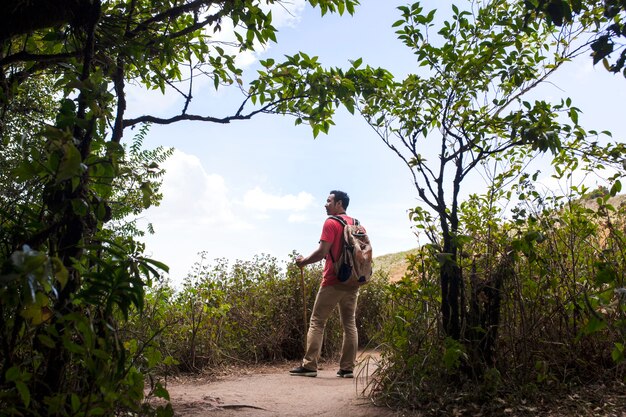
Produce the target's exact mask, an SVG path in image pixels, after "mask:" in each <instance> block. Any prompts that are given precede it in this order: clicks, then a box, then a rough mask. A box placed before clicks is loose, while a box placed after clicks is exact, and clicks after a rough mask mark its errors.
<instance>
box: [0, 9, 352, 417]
mask: <svg viewBox="0 0 626 417" xmlns="http://www.w3.org/2000/svg"><path fill="white" fill-rule="evenodd" d="M9 3H10V4H3V10H4V12H3V14H2V16H1V17H0V28H1V29H0V68H1V69H2V70H1V71H0V121H1V122H2V124H3V126H2V129H0V132H2V135H3V144H4V145H3V146H5V147H4V148H3V150H2V152H3V156H5V155H10V157H11V158H12V159H11V162H10V163H8V164H7V165H6V166H7V167H8V168H9V169H10V172H11V175H10V176H3V177H2V180H3V181H5V183H4V184H3V188H6V189H9V188H11V189H13V188H14V189H17V190H19V189H24V184H28V188H29V189H30V190H34V191H33V192H32V194H31V195H30V196H28V197H27V198H25V197H24V195H23V194H20V193H19V192H17V198H16V200H15V201H13V202H12V203H14V204H13V207H12V209H11V212H10V213H9V212H3V213H2V216H3V221H2V227H3V230H2V233H1V234H0V235H1V236H2V237H3V244H4V245H3V247H2V252H1V253H0V255H1V258H0V283H1V286H0V300H1V302H0V339H1V342H0V349H1V351H2V355H1V356H0V357H1V359H0V404H1V405H2V409H3V410H5V411H6V412H7V413H9V414H22V415H41V414H47V415H76V414H85V415H91V414H108V415H112V414H114V413H115V410H129V411H132V412H140V410H141V400H142V398H143V396H144V395H143V380H144V378H143V373H145V372H147V368H142V366H143V365H142V364H145V363H147V364H148V365H149V364H154V362H155V361H157V362H158V360H159V359H158V358H156V359H155V358H154V357H152V358H146V357H145V355H146V352H147V351H148V349H147V347H148V346H147V344H148V343H149V341H139V342H137V341H135V342H136V343H143V345H141V346H140V347H138V348H137V346H136V345H135V348H133V349H131V350H129V349H128V348H127V346H126V345H123V344H121V342H120V340H119V338H118V336H117V327H118V326H117V324H116V323H117V321H118V320H124V319H125V318H126V317H127V316H128V313H129V311H130V310H131V309H139V310H141V308H142V305H143V298H144V287H145V286H146V285H149V284H150V282H151V280H152V279H154V278H155V277H158V276H159V274H160V271H162V270H166V269H167V267H166V266H165V265H163V264H161V263H159V262H157V261H154V260H150V259H147V258H145V257H144V256H143V254H142V250H143V248H142V246H141V245H140V244H138V243H137V242H135V241H134V240H133V234H134V233H135V232H133V231H132V230H131V232H130V234H128V233H125V232H124V231H117V232H116V231H115V230H113V229H111V228H108V226H107V224H110V222H111V220H112V219H113V220H115V219H119V217H120V216H122V215H123V214H124V213H127V212H129V211H136V210H140V209H141V208H145V207H147V206H149V205H150V204H153V203H154V202H156V201H157V200H158V194H157V190H156V189H155V185H158V175H157V176H156V177H153V178H150V175H151V173H152V174H155V173H158V172H159V168H158V162H159V161H160V160H161V159H162V158H163V157H165V156H167V154H166V151H164V152H165V153H156V154H152V155H145V154H143V155H142V154H141V153H138V151H137V150H133V149H131V152H130V157H129V156H128V155H127V152H126V150H125V148H124V146H123V145H122V143H121V141H122V138H123V136H124V132H125V129H127V128H128V127H133V126H137V125H142V124H145V123H161V124H167V123H174V122H178V121H184V120H197V121H207V122H215V123H229V122H231V121H234V120H245V119H249V118H251V117H253V116H254V115H256V114H259V113H271V112H276V111H281V112H283V113H297V114H299V115H300V117H302V118H303V119H305V120H307V121H308V122H309V123H310V124H311V125H312V126H313V128H314V129H319V126H324V124H328V120H329V118H330V116H331V115H332V113H327V112H321V113H320V112H316V111H314V110H315V108H317V106H316V104H315V103H316V102H317V101H318V100H319V98H320V97H321V96H322V95H323V93H322V91H321V88H320V84H319V82H318V81H316V80H314V79H311V80H310V84H309V86H303V87H302V88H301V89H300V90H298V91H290V90H287V89H280V90H278V89H277V90H272V91H271V93H272V94H273V95H274V99H272V100H264V99H262V98H258V97H259V93H258V90H255V89H251V90H247V89H246V88H244V86H243V81H242V77H241V76H242V70H241V69H240V68H238V67H237V65H236V63H235V56H236V55H237V53H239V52H241V51H246V50H254V49H255V48H256V47H257V46H258V45H259V44H264V43H267V42H271V41H275V40H276V29H275V28H274V27H273V26H272V13H271V6H281V2H280V1H279V0H266V1H261V0H233V1H223V0H217V1H215V0H184V1H178V0H166V1H162V2H154V1H149V0H88V1H77V0H62V1H51V0H41V1H37V2H33V1H29V0H18V1H14V2H9ZM309 3H310V4H311V5H313V6H317V7H319V8H320V10H321V13H322V15H323V14H325V13H328V12H338V13H341V14H342V13H344V12H345V11H348V12H349V13H352V12H353V11H354V6H355V5H357V4H358V1H357V0H309ZM229 27H231V29H229ZM221 31H224V32H228V33H230V34H231V35H232V39H227V40H226V41H223V40H222V41H220V40H219V38H218V36H217V35H218V34H219V33H220V32H221ZM310 61H311V60H310V59H303V60H300V61H299V62H298V63H297V64H295V65H293V66H292V67H293V68H296V67H297V68H298V69H297V71H300V72H302V73H303V74H306V71H307V65H308V63H310ZM185 68H186V70H185ZM199 76H205V77H209V78H210V79H211V80H212V82H213V85H214V86H215V88H221V87H223V86H227V85H233V86H235V87H238V88H240V89H241V91H242V103H241V105H240V106H239V107H238V108H236V109H233V111H232V113H231V114H230V115H229V116H222V117H213V116H211V115H206V114H192V113H191V112H190V108H191V107H190V106H191V103H192V91H193V90H192V86H193V82H194V81H197V78H198V77H199ZM44 80H48V81H50V82H51V86H52V87H51V89H50V90H49V91H50V93H49V94H48V95H47V97H48V98H49V99H52V103H49V104H46V105H45V106H42V107H45V109H46V113H45V115H43V116H42V118H41V119H40V120H38V122H37V123H33V124H31V125H28V126H22V127H20V128H18V129H17V130H16V129H15V128H14V127H12V126H13V125H14V124H12V122H11V121H12V120H18V117H24V116H28V115H27V114H25V113H24V110H23V107H22V106H20V105H19V102H20V100H21V99H22V98H24V97H26V98H31V99H35V97H36V95H35V94H31V93H30V89H32V88H33V86H35V88H36V89H37V91H44V90H42V89H41V88H40V87H38V86H37V84H38V83H41V82H44ZM128 83H135V84H140V85H142V86H144V87H145V88H149V89H159V90H161V91H165V90H166V89H173V90H174V91H177V92H178V93H179V94H181V96H182V97H183V98H184V103H183V107H182V109H181V111H180V113H179V114H176V115H171V117H165V118H158V117H154V116H152V115H143V116H141V117H138V118H135V119H128V118H126V109H127V103H126V93H125V88H126V86H127V85H128ZM265 91H270V90H269V89H266V90H265ZM31 101H32V100H31ZM254 103H257V104H258V105H254ZM15 133H18V134H15ZM142 134H143V133H140V136H139V142H140V139H141V137H142V136H141V135H142ZM20 135H22V136H23V135H26V136H27V137H28V138H29V142H28V143H29V144H30V145H32V146H29V148H28V149H25V150H23V149H17V148H16V143H17V142H15V140H16V139H15V138H16V137H20ZM135 143H137V142H135ZM135 168H142V169H143V171H136V170H135ZM3 174H4V171H3ZM128 184H134V187H136V188H133V189H132V190H130V191H131V192H130V194H128V196H129V197H130V198H127V199H124V200H121V199H119V196H120V193H123V192H124V190H123V189H121V188H122V187H124V186H127V185H128ZM2 202H3V204H4V203H5V198H4V197H3V198H2ZM115 202H117V203H121V204H122V206H119V205H117V206H116V205H115V204H114V203H115ZM11 213H18V214H19V217H13V216H10V214H11ZM18 219H19V221H16V220H18ZM107 228H108V229H107ZM155 392H157V393H158V394H159V395H161V396H163V397H167V395H166V392H164V390H163V389H162V387H159V386H157V387H156V389H155ZM170 411H171V410H170ZM142 412H148V411H147V410H143V411H142Z"/></svg>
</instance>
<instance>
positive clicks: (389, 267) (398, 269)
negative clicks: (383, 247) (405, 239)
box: [374, 249, 417, 281]
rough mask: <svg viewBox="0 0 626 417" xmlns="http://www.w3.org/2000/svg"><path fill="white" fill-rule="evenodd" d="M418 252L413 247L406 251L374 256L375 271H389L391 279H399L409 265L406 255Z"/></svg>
mask: <svg viewBox="0 0 626 417" xmlns="http://www.w3.org/2000/svg"><path fill="white" fill-rule="evenodd" d="M414 253H417V249H411V250H407V251H404V252H397V253H389V254H387V255H381V256H376V257H374V272H376V271H386V272H389V280H390V281H398V280H399V279H401V278H402V277H403V276H404V274H405V272H406V267H407V262H406V259H405V258H406V255H408V254H414Z"/></svg>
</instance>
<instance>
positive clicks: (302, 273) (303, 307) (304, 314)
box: [300, 267, 308, 352]
mask: <svg viewBox="0 0 626 417" xmlns="http://www.w3.org/2000/svg"><path fill="white" fill-rule="evenodd" d="M300 283H301V284H302V317H303V319H304V321H303V324H304V351H305V352H306V334H307V325H308V321H307V318H306V290H305V289H304V268H302V267H300Z"/></svg>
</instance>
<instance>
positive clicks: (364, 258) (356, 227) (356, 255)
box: [330, 216, 372, 285]
mask: <svg viewBox="0 0 626 417" xmlns="http://www.w3.org/2000/svg"><path fill="white" fill-rule="evenodd" d="M330 218H331V219H334V220H337V221H338V222H339V223H341V225H342V226H343V235H342V247H341V252H340V255H339V259H337V261H335V260H334V259H333V255H332V253H331V255H330V259H332V261H333V265H334V267H335V273H336V274H337V278H339V282H341V283H343V284H347V285H363V284H366V283H367V282H369V280H370V278H371V277H372V245H371V244H370V239H369V237H368V236H367V232H366V231H365V229H364V228H363V226H361V224H360V223H359V221H358V220H357V219H353V220H354V224H353V225H352V224H348V223H346V221H345V220H344V219H342V218H341V217H339V216H330Z"/></svg>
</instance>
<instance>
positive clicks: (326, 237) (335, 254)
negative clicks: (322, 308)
mask: <svg viewBox="0 0 626 417" xmlns="http://www.w3.org/2000/svg"><path fill="white" fill-rule="evenodd" d="M338 216H339V217H341V218H343V219H344V220H345V221H346V223H348V224H354V220H353V219H352V217H349V216H347V215H345V214H339V215H338ZM342 235H343V225H342V224H341V223H339V222H338V221H337V220H335V219H331V218H330V217H329V218H327V219H326V221H325V222H324V226H323V227H322V237H321V238H320V241H322V240H323V241H324V242H330V243H331V245H330V251H329V252H328V255H326V259H325V261H326V262H325V263H324V274H323V276H322V287H326V286H327V285H335V284H339V279H337V274H335V266H334V265H333V259H339V255H341V244H342V242H341V238H342ZM331 254H332V258H331Z"/></svg>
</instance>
